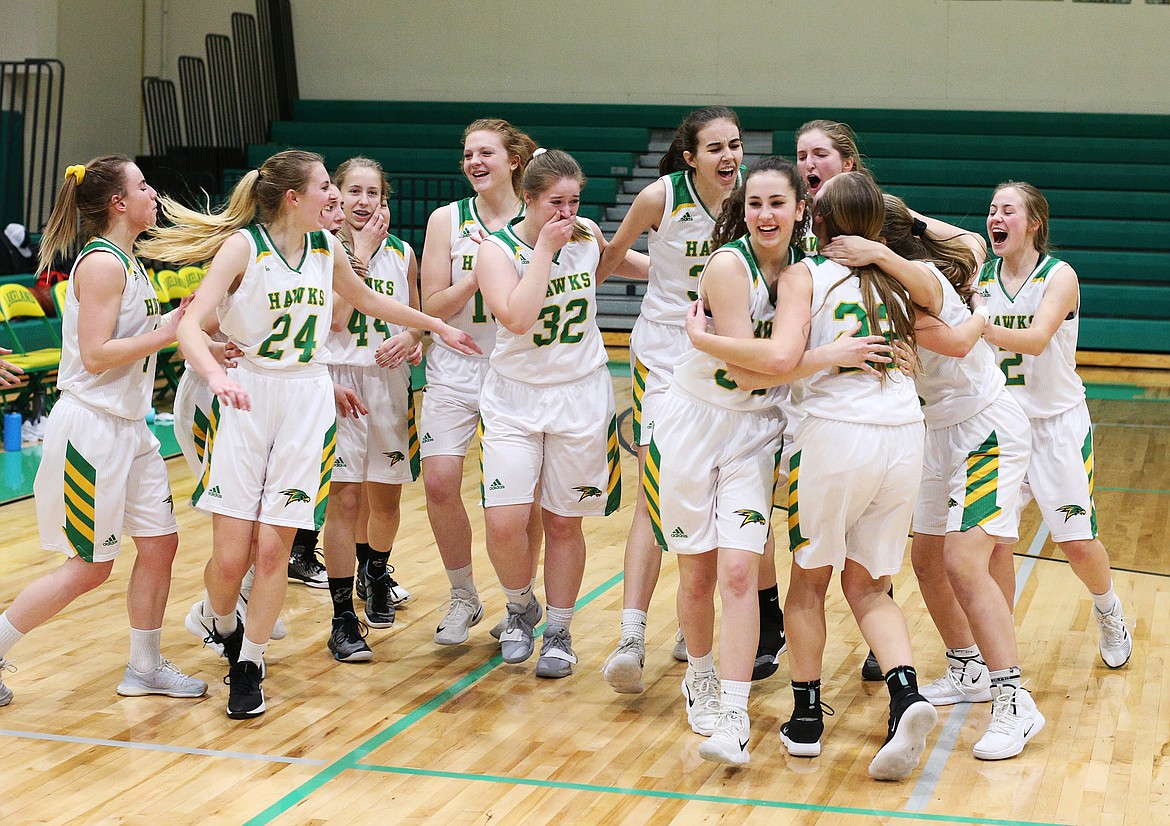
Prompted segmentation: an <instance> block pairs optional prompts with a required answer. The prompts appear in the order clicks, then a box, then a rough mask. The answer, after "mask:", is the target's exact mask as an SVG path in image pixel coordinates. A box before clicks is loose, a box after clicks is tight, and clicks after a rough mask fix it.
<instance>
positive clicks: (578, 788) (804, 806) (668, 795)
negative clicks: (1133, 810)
mask: <svg viewBox="0 0 1170 826" xmlns="http://www.w3.org/2000/svg"><path fill="white" fill-rule="evenodd" d="M353 768H355V769H360V770H363V771H376V772H384V773H386V774H405V775H413V776H416V777H438V778H444V779H447V780H476V781H480V782H484V783H508V784H511V785H514V786H537V787H542V788H546V789H565V790H568V791H575V792H596V793H598V794H623V795H632V796H635V797H656V798H663V799H667V800H686V801H695V802H698V803H722V804H728V805H735V806H757V807H760V808H765V809H789V810H796V811H802V812H822V813H825V814H842V815H854V816H856V817H870V818H873V817H885V818H891V819H893V818H897V819H898V820H921V821H926V822H930V823H977V824H984V826H1062V825H1061V824H1054V823H1042V822H1039V821H1032V820H1000V819H996V818H986V817H963V816H961V815H936V814H929V813H926V812H899V811H888V810H884V809H854V808H851V807H848V806H821V805H817V804H815V803H794V802H792V801H788V800H762V799H758V798H752V797H723V796H721V795H713V794H691V793H688V792H671V791H659V790H657V789H634V788H628V787H623V786H595V785H592V784H589V783H567V782H564V781H560V780H537V779H535V778H531V777H504V776H500V775H491V774H467V773H465V772H444V771H435V770H433V769H412V768H408V767H406V766H378V765H373V764H369V763H359V764H356V765H354V766H353Z"/></svg>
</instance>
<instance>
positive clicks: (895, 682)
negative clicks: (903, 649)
mask: <svg viewBox="0 0 1170 826" xmlns="http://www.w3.org/2000/svg"><path fill="white" fill-rule="evenodd" d="M886 688H887V689H889V691H890V706H891V707H892V706H894V705H895V704H896V703H897V702H898V701H899V699H900V698H902V697H904V696H905V695H906V694H907V693H908V692H909V693H912V694H917V693H918V672H917V671H915V670H914V666H912V665H898V666H894V667H893V668H891V669H890V671H889V673H888V674H886Z"/></svg>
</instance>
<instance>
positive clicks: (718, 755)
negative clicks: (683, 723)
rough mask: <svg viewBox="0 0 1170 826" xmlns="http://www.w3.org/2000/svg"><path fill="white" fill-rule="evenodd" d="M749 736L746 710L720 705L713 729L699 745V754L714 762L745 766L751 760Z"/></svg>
mask: <svg viewBox="0 0 1170 826" xmlns="http://www.w3.org/2000/svg"><path fill="white" fill-rule="evenodd" d="M751 736H752V727H751V722H750V721H749V720H748V715H747V712H746V711H741V710H740V709H738V708H729V707H728V706H720V710H719V718H718V720H717V721H716V722H715V731H714V732H713V733H712V734H711V736H710V737H709V738H707V742H705V743H703V744H702V745H701V746H699V756H700V757H702V758H703V759H704V760H710V761H712V762H714V763H730V764H731V765H733V766H746V765H747V764H748V762H749V761H750V760H751V755H750V754H748V750H747V747H748V741H749V740H751Z"/></svg>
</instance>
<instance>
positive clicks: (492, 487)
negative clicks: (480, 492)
mask: <svg viewBox="0 0 1170 826" xmlns="http://www.w3.org/2000/svg"><path fill="white" fill-rule="evenodd" d="M503 489H504V483H503V482H501V481H500V480H499V479H496V480H495V481H494V482H492V483H491V484H490V485H488V490H503Z"/></svg>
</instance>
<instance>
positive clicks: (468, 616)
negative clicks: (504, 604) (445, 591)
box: [435, 588, 483, 645]
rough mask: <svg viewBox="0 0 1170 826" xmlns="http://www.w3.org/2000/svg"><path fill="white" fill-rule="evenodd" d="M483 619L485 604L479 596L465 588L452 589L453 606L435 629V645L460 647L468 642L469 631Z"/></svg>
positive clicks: (448, 607) (449, 607)
mask: <svg viewBox="0 0 1170 826" xmlns="http://www.w3.org/2000/svg"><path fill="white" fill-rule="evenodd" d="M482 619H483V603H482V602H480V601H479V595H478V594H473V593H471V591H467V590H464V589H463V588H452V589H451V604H450V605H449V606H447V613H446V614H445V615H444V616H443V619H442V621H441V622H440V623H439V625H438V627H437V628H435V643H436V644H437V645H459V644H460V643H465V642H467V634H468V631H469V630H470V629H471V627H472V626H473V625H478V624H479V621H480V620H482Z"/></svg>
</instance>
